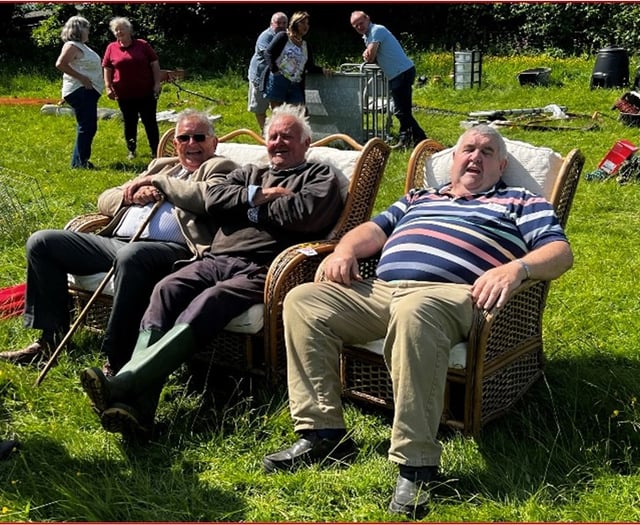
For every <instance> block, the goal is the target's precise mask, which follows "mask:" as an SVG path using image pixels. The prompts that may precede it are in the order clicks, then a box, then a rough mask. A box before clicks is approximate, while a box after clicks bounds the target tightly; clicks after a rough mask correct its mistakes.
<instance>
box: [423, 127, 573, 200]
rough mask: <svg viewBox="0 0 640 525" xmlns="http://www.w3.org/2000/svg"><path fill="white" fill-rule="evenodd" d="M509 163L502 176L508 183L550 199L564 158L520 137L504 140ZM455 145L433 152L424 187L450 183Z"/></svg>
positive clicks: (428, 162) (427, 164)
mask: <svg viewBox="0 0 640 525" xmlns="http://www.w3.org/2000/svg"><path fill="white" fill-rule="evenodd" d="M504 141H505V143H506V145H507V153H508V162H507V167H506V168H505V171H504V175H503V176H502V179H503V180H504V181H505V182H506V183H507V185H509V186H517V187H522V188H526V189H528V190H529V191H532V192H533V193H537V194H539V195H544V196H545V197H547V198H549V197H550V196H551V190H552V189H553V185H554V183H555V180H556V177H557V176H558V173H559V172H560V168H561V167H562V163H563V158H562V156H561V155H559V154H558V153H556V152H555V151H553V150H552V149H550V148H545V147H538V146H533V145H531V144H527V143H526V142H521V141H519V140H510V139H505V140H504ZM454 149H455V147H452V148H447V149H444V150H442V151H438V152H437V153H434V154H433V155H432V156H431V157H430V158H429V159H428V160H427V162H426V163H425V167H424V186H425V188H437V187H439V186H442V185H443V184H446V183H447V182H449V174H450V173H451V164H452V163H453V156H452V153H453V151H454Z"/></svg>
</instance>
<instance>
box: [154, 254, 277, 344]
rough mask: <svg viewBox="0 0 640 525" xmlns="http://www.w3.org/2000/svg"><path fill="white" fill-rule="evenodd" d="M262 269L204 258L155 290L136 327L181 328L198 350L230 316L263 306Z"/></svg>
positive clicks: (219, 258) (237, 260)
mask: <svg viewBox="0 0 640 525" xmlns="http://www.w3.org/2000/svg"><path fill="white" fill-rule="evenodd" d="M267 270H268V268H267V267H266V266H262V265H259V264H256V263H253V262H251V261H248V260H247V259H244V258H240V257H233V256H230V255H211V254H210V253H206V254H205V256H204V258H203V259H201V260H198V261H194V262H192V263H190V264H188V265H187V266H184V267H183V268H180V269H179V270H177V271H175V272H174V273H172V274H171V275H168V276H167V277H165V278H164V279H162V281H160V282H159V283H158V284H157V285H156V287H155V288H154V289H153V293H152V295H151V300H150V302H149V307H148V308H147V311H146V312H145V314H144V317H143V319H142V322H141V328H142V329H143V330H158V331H160V332H168V331H169V330H170V329H171V328H173V327H174V326H175V325H178V324H187V325H189V326H190V327H191V328H192V329H193V331H194V334H195V338H196V341H197V343H198V346H200V347H202V346H204V345H206V344H207V343H209V342H210V341H211V340H212V339H213V337H214V336H215V335H217V334H218V333H220V332H221V331H222V330H223V329H224V327H225V326H227V324H229V321H231V320H232V319H233V318H234V317H236V316H238V315H240V314H241V313H242V312H244V311H245V310H248V309H249V308H250V307H251V306H253V305H254V304H259V303H261V302H263V301H264V284H265V281H266V277H267Z"/></svg>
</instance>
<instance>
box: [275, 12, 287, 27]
mask: <svg viewBox="0 0 640 525" xmlns="http://www.w3.org/2000/svg"><path fill="white" fill-rule="evenodd" d="M278 20H284V21H285V23H286V24H288V23H289V17H288V16H287V15H286V14H285V13H283V12H282V11H278V12H277V13H273V15H271V23H272V24H273V23H276V22H277V21H278Z"/></svg>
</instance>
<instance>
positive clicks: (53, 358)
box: [36, 197, 164, 386]
mask: <svg viewBox="0 0 640 525" xmlns="http://www.w3.org/2000/svg"><path fill="white" fill-rule="evenodd" d="M163 201H164V198H163V197H161V198H160V200H158V201H156V203H155V204H154V205H153V208H151V212H150V213H149V215H147V217H146V218H145V220H144V221H143V222H142V224H141V225H140V227H139V228H138V231H137V232H136V233H135V234H134V236H133V237H131V239H130V240H129V244H131V243H132V242H136V241H137V240H138V239H139V238H140V236H141V235H142V233H143V232H144V229H145V228H146V227H147V225H148V224H149V221H150V220H151V218H152V217H153V216H154V215H155V213H156V212H157V211H158V209H159V208H160V206H161V205H162V202H163ZM114 272H115V266H111V269H110V270H109V271H108V272H107V274H106V275H105V276H104V278H103V279H102V281H100V284H99V285H98V287H97V288H96V289H95V291H94V292H93V295H92V296H91V298H90V299H89V300H88V301H87V304H86V305H85V306H84V308H83V309H82V311H81V312H80V313H79V314H78V317H77V318H76V320H75V322H74V323H73V324H72V325H71V328H69V330H68V331H67V333H66V335H65V336H64V337H63V338H62V341H60V344H59V345H58V347H57V348H56V349H55V351H54V352H53V354H51V357H50V358H49V361H47V364H46V365H45V367H44V368H43V369H42V372H40V375H39V376H38V379H36V386H40V383H42V381H43V380H44V378H45V376H46V375H47V373H48V372H49V370H50V369H51V367H52V366H53V364H54V363H55V362H56V359H57V358H58V355H59V354H60V352H61V351H62V349H63V348H64V345H66V344H67V342H68V341H69V339H71V336H72V335H73V334H74V333H75V331H76V330H77V329H78V326H80V323H81V322H82V320H83V319H84V318H85V316H86V315H87V312H88V311H89V308H91V306H93V303H94V302H95V301H96V299H97V298H98V296H99V295H100V294H101V293H102V290H104V288H105V286H107V283H108V282H109V279H111V277H113V273H114Z"/></svg>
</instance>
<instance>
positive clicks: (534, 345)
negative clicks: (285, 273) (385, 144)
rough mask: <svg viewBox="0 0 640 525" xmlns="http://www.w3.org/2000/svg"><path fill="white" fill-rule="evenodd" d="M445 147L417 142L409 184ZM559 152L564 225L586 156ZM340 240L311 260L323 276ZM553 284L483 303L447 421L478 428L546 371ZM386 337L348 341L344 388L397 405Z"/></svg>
mask: <svg viewBox="0 0 640 525" xmlns="http://www.w3.org/2000/svg"><path fill="white" fill-rule="evenodd" d="M440 149H442V146H441V145H439V144H438V143H437V142H435V141H432V140H429V139H427V140H425V141H423V142H421V143H420V144H418V145H417V146H416V148H415V149H414V151H413V153H412V155H411V158H410V161H409V166H408V173H407V178H406V185H405V186H406V189H407V190H408V189H410V188H414V187H421V186H423V177H424V173H425V167H426V166H427V164H428V163H429V161H430V158H431V156H432V155H433V154H434V153H435V152H437V151H438V150H440ZM555 155H556V156H557V154H555ZM557 160H558V166H559V170H558V171H557V175H556V176H555V182H554V183H553V184H550V185H549V187H548V191H546V192H545V193H546V195H545V196H546V197H547V198H548V199H549V200H550V202H551V203H552V204H553V205H554V207H555V209H556V213H557V215H558V218H559V220H560V223H561V224H562V225H563V226H565V225H566V222H567V218H568V215H569V211H570V208H571V203H572V201H573V197H574V194H575V191H576V188H577V184H578V181H579V178H580V173H581V171H582V168H583V165H584V156H583V155H582V153H581V152H580V151H579V150H577V149H574V150H572V151H571V152H570V153H569V154H568V155H567V156H566V157H564V158H561V157H559V156H557ZM516 162H517V160H516ZM551 176H553V174H551ZM334 245H335V243H325V244H324V245H321V246H318V247H316V251H317V252H318V256H317V257H316V259H318V260H316V261H313V264H311V266H312V268H317V272H316V277H315V279H316V280H322V279H323V266H322V262H321V261H322V259H324V257H326V256H327V255H328V254H329V253H331V252H332V250H333V246H334ZM377 262H378V258H377V257H372V258H369V259H366V260H363V261H361V262H360V273H361V274H362V276H363V277H364V278H367V277H370V276H373V275H374V273H375V268H376V264H377ZM549 284H550V283H549V282H546V281H535V280H529V281H526V282H524V283H523V284H522V285H521V286H520V287H519V288H518V289H517V290H516V291H515V292H514V294H513V295H512V297H511V298H510V300H509V302H508V304H507V305H506V306H505V307H503V308H502V309H501V310H500V311H491V312H489V311H485V310H480V309H476V311H475V312H474V321H473V326H472V329H471V332H470V334H469V338H468V341H467V342H466V344H465V343H463V344H461V345H456V346H455V347H454V348H452V350H451V356H450V360H449V370H448V374H447V386H446V392H445V408H444V412H443V414H442V421H441V423H442V424H445V425H447V426H449V427H452V428H454V429H457V430H460V431H462V432H463V433H465V434H469V435H475V434H477V433H478V432H479V431H480V429H481V427H482V426H483V425H484V424H485V423H487V422H488V421H490V420H492V419H494V418H497V417H499V416H500V415H502V414H503V413H504V412H506V411H507V410H509V409H510V407H511V406H512V405H513V404H514V403H515V402H516V401H518V400H519V399H520V398H521V397H522V396H523V395H524V393H525V392H526V391H527V390H528V389H529V388H530V387H531V386H532V385H533V383H534V382H535V381H536V380H537V379H538V378H539V377H540V376H541V374H542V368H543V361H544V355H543V341H542V315H543V311H544V307H545V302H546V298H547V293H548V291H549ZM381 341H382V340H379V341H376V342H372V343H370V344H367V345H358V346H357V347H356V346H347V347H345V348H344V349H343V351H342V353H341V357H340V371H341V382H342V387H343V395H344V396H345V397H347V398H350V399H354V400H357V401H359V402H364V403H366V404H369V405H373V406H375V407H382V408H385V409H393V391H392V384H391V379H390V376H389V374H388V372H387V368H386V366H385V363H384V360H383V357H382V345H381Z"/></svg>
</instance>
